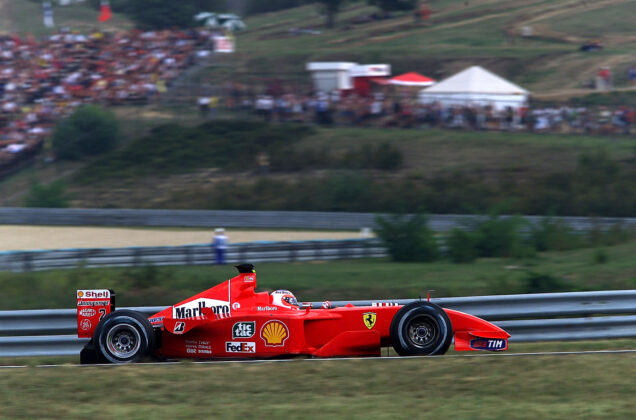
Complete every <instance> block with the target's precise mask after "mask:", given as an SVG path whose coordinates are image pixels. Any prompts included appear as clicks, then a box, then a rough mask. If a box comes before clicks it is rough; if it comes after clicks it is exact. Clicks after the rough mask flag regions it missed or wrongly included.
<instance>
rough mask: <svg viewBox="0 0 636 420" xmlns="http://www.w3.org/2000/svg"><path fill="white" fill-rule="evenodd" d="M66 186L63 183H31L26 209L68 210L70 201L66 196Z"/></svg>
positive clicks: (25, 204) (25, 202) (25, 203)
mask: <svg viewBox="0 0 636 420" xmlns="http://www.w3.org/2000/svg"><path fill="white" fill-rule="evenodd" d="M65 189H66V185H64V183H62V182H59V181H58V182H52V183H50V184H48V185H42V184H40V183H38V182H36V181H33V182H32V183H31V188H30V190H29V195H28V196H27V197H26V199H25V200H24V206H25V207H45V208H66V207H68V206H69V202H68V199H67V198H66V196H65V194H64V190H65Z"/></svg>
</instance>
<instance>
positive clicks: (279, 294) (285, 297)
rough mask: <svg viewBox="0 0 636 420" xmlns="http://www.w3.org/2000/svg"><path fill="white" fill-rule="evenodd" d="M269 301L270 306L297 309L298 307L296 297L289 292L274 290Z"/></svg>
mask: <svg viewBox="0 0 636 420" xmlns="http://www.w3.org/2000/svg"><path fill="white" fill-rule="evenodd" d="M270 299H271V302H272V305H275V306H282V307H284V308H291V309H297V308H299V307H300V305H299V304H298V301H297V300H296V296H294V294H293V293H292V292H290V291H289V290H274V291H273V292H272V293H271V295H270Z"/></svg>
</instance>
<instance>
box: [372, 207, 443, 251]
mask: <svg viewBox="0 0 636 420" xmlns="http://www.w3.org/2000/svg"><path fill="white" fill-rule="evenodd" d="M376 223H377V224H378V226H379V228H378V229H377V233H378V236H379V237H380V238H381V239H382V241H384V244H385V245H386V247H387V248H388V250H389V254H390V255H391V258H392V259H393V261H402V262H416V261H417V262H430V261H434V260H436V259H438V258H439V249H438V247H437V241H436V240H435V237H434V236H433V232H432V231H431V230H430V229H429V228H428V220H427V218H426V217H425V216H423V215H421V214H415V215H413V216H406V215H391V216H388V217H386V218H385V217H377V218H376Z"/></svg>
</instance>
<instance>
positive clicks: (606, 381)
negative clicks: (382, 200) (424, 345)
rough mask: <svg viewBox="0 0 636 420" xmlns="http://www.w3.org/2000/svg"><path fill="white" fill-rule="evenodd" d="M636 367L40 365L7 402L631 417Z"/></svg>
mask: <svg viewBox="0 0 636 420" xmlns="http://www.w3.org/2000/svg"><path fill="white" fill-rule="evenodd" d="M635 361H636V355H633V354H584V355H568V356H550V355H545V356H514V357H507V356H498V357H470V358H464V357H462V358H455V357H432V358H418V359H402V360H395V359H383V360H335V361H327V362H314V361H310V362H304V361H293V360H292V361H289V362H284V363H281V362H264V363H257V364H239V363H228V364H211V365H193V364H190V363H182V364H176V365H164V366H156V365H145V366H144V365H133V366H120V367H117V368H114V369H111V368H106V367H84V368H78V367H60V368H47V369H42V368H33V367H30V368H22V369H8V370H4V371H3V375H2V376H1V377H0V389H1V390H2V391H1V393H0V403H1V405H2V416H3V418H9V419H13V418H16V419H17V418H86V417H91V418H113V417H116V416H125V417H126V418H129V419H145V418H148V417H152V418H156V419H163V418H189V417H191V416H200V415H201V413H206V416H213V417H214V418H275V417H282V416H284V417H286V418H307V416H310V417H311V418H359V417H365V418H374V419H382V418H408V417H416V418H431V419H438V418H446V417H451V416H452V417H453V418H460V419H468V418H470V419H508V418H515V419H526V418H533V419H534V418H542V419H563V418H568V419H576V418H632V414H633V411H634V408H636V407H635V405H634V402H633V398H631V397H632V395H633V394H634V391H636V383H634V381H633V378H632V377H633V375H632V374H630V372H632V371H633V365H634V362H635ZM35 394H37V403H34V400H33V398H34V395H35ZM592 395H593V398H590V396H592Z"/></svg>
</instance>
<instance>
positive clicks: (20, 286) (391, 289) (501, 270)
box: [0, 242, 636, 310]
mask: <svg viewBox="0 0 636 420" xmlns="http://www.w3.org/2000/svg"><path fill="white" fill-rule="evenodd" d="M603 252H604V253H605V254H606V255H607V262H605V263H599V262H598V260H597V253H598V249H583V250H576V251H568V252H548V253H544V254H540V255H539V257H538V258H536V259H527V260H517V259H507V258H485V259H480V260H477V261H476V262H475V263H473V264H451V263H449V262H444V261H441V262H435V263H390V262H388V261H384V260H381V259H372V260H350V261H337V262H330V263H324V262H308V263H284V264H282V263H269V264H265V263H263V264H259V265H258V266H257V272H258V285H259V290H276V289H280V288H286V289H290V290H292V291H294V293H295V294H296V296H297V297H298V298H299V299H300V300H304V301H321V300H324V299H329V300H347V299H352V300H362V299H381V298H404V299H406V298H417V297H418V296H425V295H426V292H427V291H428V290H435V292H433V293H432V296H433V297H449V296H476V295H490V294H515V293H527V292H530V291H532V290H533V289H532V285H531V284H530V280H529V279H530V278H531V277H532V276H534V275H538V274H540V275H548V276H551V277H553V278H554V279H556V280H555V281H556V283H557V284H556V286H558V288H559V291H583V290H621V289H633V288H635V287H636V268H635V266H634V263H633V255H634V253H635V252H636V243H633V242H632V243H627V244H623V245H617V246H612V247H606V248H603ZM234 275H235V269H234V268H233V267H231V266H221V267H219V266H185V267H141V268H112V269H88V268H79V269H75V270H51V271H42V272H31V273H8V272H2V273H0V289H1V290H2V294H0V308H2V309H3V310H10V309H47V308H72V307H74V305H75V290H76V289H82V288H112V289H115V290H116V291H117V293H118V297H117V304H118V306H120V307H123V306H155V305H171V304H173V303H175V302H178V301H180V300H182V299H184V298H186V297H189V296H191V295H193V294H195V293H197V292H199V291H202V290H205V289H207V288H209V287H212V286H214V285H215V284H218V283H220V282H222V281H224V280H226V279H228V278H230V277H233V276H234ZM556 286H555V287H556Z"/></svg>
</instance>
